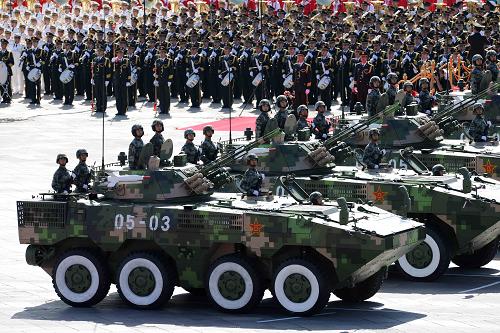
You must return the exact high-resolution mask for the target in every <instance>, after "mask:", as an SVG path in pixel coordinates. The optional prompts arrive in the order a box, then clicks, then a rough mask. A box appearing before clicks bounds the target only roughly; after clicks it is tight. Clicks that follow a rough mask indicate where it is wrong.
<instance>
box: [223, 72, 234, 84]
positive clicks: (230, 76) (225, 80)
mask: <svg viewBox="0 0 500 333" xmlns="http://www.w3.org/2000/svg"><path fill="white" fill-rule="evenodd" d="M233 78H234V74H232V73H227V74H226V75H225V76H224V78H223V79H222V81H221V84H222V85H223V86H224V87H227V86H228V85H229V82H231V81H232V80H233Z"/></svg>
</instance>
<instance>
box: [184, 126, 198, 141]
mask: <svg viewBox="0 0 500 333" xmlns="http://www.w3.org/2000/svg"><path fill="white" fill-rule="evenodd" d="M189 134H193V136H196V133H195V132H194V131H193V129H192V128H188V129H187V130H185V131H184V139H187V137H188V135H189Z"/></svg>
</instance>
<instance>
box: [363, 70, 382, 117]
mask: <svg viewBox="0 0 500 333" xmlns="http://www.w3.org/2000/svg"><path fill="white" fill-rule="evenodd" d="M380 83H381V81H380V78H379V77H378V76H372V77H371V78H370V88H371V90H370V92H369V93H368V96H366V112H367V113H368V116H369V117H370V116H373V115H374V114H376V113H377V103H378V101H379V99H380V91H379V88H380Z"/></svg>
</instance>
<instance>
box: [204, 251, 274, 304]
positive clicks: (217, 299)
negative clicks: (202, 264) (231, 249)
mask: <svg viewBox="0 0 500 333" xmlns="http://www.w3.org/2000/svg"><path fill="white" fill-rule="evenodd" d="M220 265H224V266H230V265H234V269H240V268H239V267H238V265H239V266H241V267H242V268H243V269H244V271H246V272H247V273H248V276H249V278H250V279H251V281H252V285H253V288H252V289H253V290H252V293H251V295H250V297H249V299H248V300H247V301H245V302H246V303H244V305H243V306H240V307H238V308H232V306H234V305H236V304H235V303H233V304H230V302H236V300H233V301H232V300H228V299H226V298H224V296H222V294H221V293H220V291H219V289H218V288H217V289H215V288H211V286H210V283H211V278H212V274H218V272H215V273H214V271H215V270H216V269H217V267H219V266H220ZM256 267H258V265H257V264H256V263H255V262H253V261H252V260H250V259H248V258H245V257H243V256H241V255H236V254H229V255H225V256H222V257H220V258H219V259H217V260H216V261H214V262H213V263H212V264H211V265H210V266H209V268H208V270H207V274H206V278H205V294H206V296H207V297H208V299H209V300H210V303H211V304H212V305H213V306H215V307H216V308H217V309H218V310H220V311H222V312H227V313H245V312H248V311H250V310H252V309H254V308H255V307H256V306H258V305H259V304H260V301H261V300H262V297H263V296H264V283H263V281H262V279H261V277H260V274H259V271H258V270H257V269H256ZM240 273H243V272H240ZM240 276H241V274H240ZM213 279H214V280H212V283H215V279H216V277H215V276H214V277H213ZM217 280H218V279H217ZM212 286H213V284H212ZM245 287H246V286H245ZM243 296H244V295H242V296H241V297H242V298H243ZM223 302H228V303H227V305H226V306H224V305H222V304H220V303H223Z"/></svg>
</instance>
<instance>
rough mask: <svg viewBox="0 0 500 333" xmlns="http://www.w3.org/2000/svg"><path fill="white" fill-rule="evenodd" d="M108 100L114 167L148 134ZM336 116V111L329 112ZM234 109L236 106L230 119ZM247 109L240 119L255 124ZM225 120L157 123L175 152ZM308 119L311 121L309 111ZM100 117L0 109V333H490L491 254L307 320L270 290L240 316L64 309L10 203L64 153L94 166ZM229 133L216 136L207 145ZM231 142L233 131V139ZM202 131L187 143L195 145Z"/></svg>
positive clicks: (48, 174) (39, 181) (494, 315)
mask: <svg viewBox="0 0 500 333" xmlns="http://www.w3.org/2000/svg"><path fill="white" fill-rule="evenodd" d="M113 104H114V102H110V103H109V106H108V114H107V116H106V117H104V128H105V161H106V162H114V161H116V156H117V155H118V153H119V152H120V151H125V152H126V151H127V149H128V144H129V143H130V141H131V140H132V137H131V134H130V127H131V126H132V125H133V124H134V123H141V124H143V126H144V129H145V133H146V134H145V136H144V141H145V142H146V141H149V138H150V137H151V136H152V131H151V129H150V124H151V122H152V120H153V119H154V112H153V109H152V105H151V104H144V105H143V104H142V103H139V104H138V108H137V109H136V110H132V111H130V112H129V113H128V115H127V117H126V118H123V117H122V118H118V117H114V114H115V112H116V111H115V110H114V108H113ZM335 110H336V111H335V112H338V107H337V108H335ZM240 111H241V106H240V102H239V101H237V103H236V107H235V111H234V112H233V113H232V115H233V117H235V116H238V115H239V114H240ZM256 115H257V114H256V112H255V111H253V110H250V109H249V108H247V109H246V110H244V111H243V113H242V116H256ZM227 116H228V111H227V110H224V111H221V110H220V106H219V105H210V104H209V103H208V102H205V103H204V104H203V105H202V109H189V108H188V107H187V105H185V104H176V103H173V107H172V111H171V116H168V117H164V118H161V119H163V121H164V123H165V127H166V131H165V132H166V133H165V135H164V136H165V137H166V138H171V139H172V140H173V141H174V147H175V148H174V152H178V151H179V150H180V147H181V145H182V143H183V137H182V134H183V133H182V131H180V130H176V128H183V127H186V126H192V125H197V124H200V123H205V122H209V121H213V120H218V119H222V118H224V117H227ZM310 116H314V113H311V114H310ZM102 120H103V118H102V117H101V116H96V115H91V112H90V104H89V103H84V102H83V101H81V100H79V99H78V98H77V100H76V101H75V103H74V107H73V108H68V107H63V106H62V105H61V104H60V103H53V102H52V100H49V99H45V100H43V101H42V105H41V107H30V106H29V104H27V102H26V101H25V100H23V99H22V98H16V99H15V100H14V102H13V104H12V105H11V106H9V107H5V106H4V105H1V106H0V170H2V181H1V186H0V209H1V212H2V214H1V216H2V221H1V224H0V225H1V226H2V232H0V251H1V253H2V255H1V256H0V331H1V332H30V333H33V332H165V331H166V332H168V331H172V332H174V331H175V332H257V331H258V332H278V331H284V330H286V331H340V332H347V331H367V332H368V331H374V330H387V331H389V332H425V331H427V332H438V331H439V332H471V331H474V332H495V331H496V332H498V331H499V329H500V328H499V320H500V315H499V311H498V307H499V305H500V295H499V293H500V256H497V258H496V259H495V260H494V261H492V262H491V263H490V264H489V265H487V266H486V267H484V268H482V269H477V270H464V269H460V268H457V267H454V266H453V265H452V266H450V269H449V270H448V272H447V274H445V276H443V277H441V278H440V279H439V280H438V281H436V282H433V283H415V282H409V281H405V280H403V279H401V277H400V276H399V275H398V274H397V273H391V274H389V278H388V279H387V280H386V281H385V283H384V285H383V287H382V289H381V290H380V292H379V293H377V294H376V295H375V296H374V297H373V298H371V299H370V300H369V301H367V302H363V303H360V304H347V303H344V302H341V301H339V300H338V299H337V298H336V297H334V296H332V297H331V299H330V303H329V304H328V307H327V308H325V309H324V311H323V312H322V313H320V314H318V315H316V316H313V317H309V318H299V317H290V315H288V314H286V313H284V312H283V311H282V310H281V309H280V308H279V307H278V305H277V304H276V303H275V302H274V301H273V299H272V298H271V295H270V293H269V292H266V294H265V299H264V300H263V302H262V304H261V305H260V307H258V308H257V309H256V310H255V311H254V312H253V313H250V314H245V315H228V314H224V313H220V312H217V311H216V310H214V309H213V308H211V307H210V305H209V303H208V301H207V300H206V298H205V297H197V296H193V295H190V294H188V293H186V292H185V291H184V290H183V289H182V288H176V290H175V293H174V296H173V298H172V300H171V302H170V303H169V305H168V306H166V307H165V308H163V309H161V310H156V311H138V310H133V309H130V308H128V307H127V306H126V305H125V304H123V302H122V301H121V300H120V298H119V296H118V294H117V293H116V288H114V287H112V289H111V291H110V293H109V295H108V296H107V298H106V299H105V300H104V301H103V302H101V303H100V304H99V305H98V306H96V307H93V308H88V309H78V308H71V307H69V306H67V305H66V304H65V303H63V302H62V301H60V300H59V299H58V298H57V295H56V294H55V292H54V290H53V288H52V283H51V278H50V276H49V275H47V274H46V273H45V272H43V271H42V270H41V269H40V268H37V267H34V266H28V265H27V264H26V262H25V260H24V251H25V248H26V246H25V245H19V243H18V236H17V223H16V222H17V217H16V200H26V199H30V198H31V195H34V194H37V193H39V192H44V191H47V190H48V189H49V188H50V182H51V179H52V175H53V173H54V171H55V170H56V168H57V165H56V164H55V158H56V155H57V154H58V153H66V154H67V155H68V156H69V158H70V162H69V168H71V169H72V168H73V167H74V166H75V165H76V158H75V155H74V154H75V152H76V150H77V149H79V148H86V149H87V150H88V151H89V154H90V156H89V159H88V162H89V164H92V163H93V161H97V162H96V163H97V164H98V165H99V164H100V163H101V143H102V141H101V133H102ZM228 135H229V133H228V132H219V131H217V128H216V133H215V135H214V139H215V140H218V139H219V138H222V139H226V138H227V137H228ZM233 135H234V136H240V133H233ZM201 136H202V135H201V132H198V136H197V137H196V141H197V143H199V141H200V140H201Z"/></svg>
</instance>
